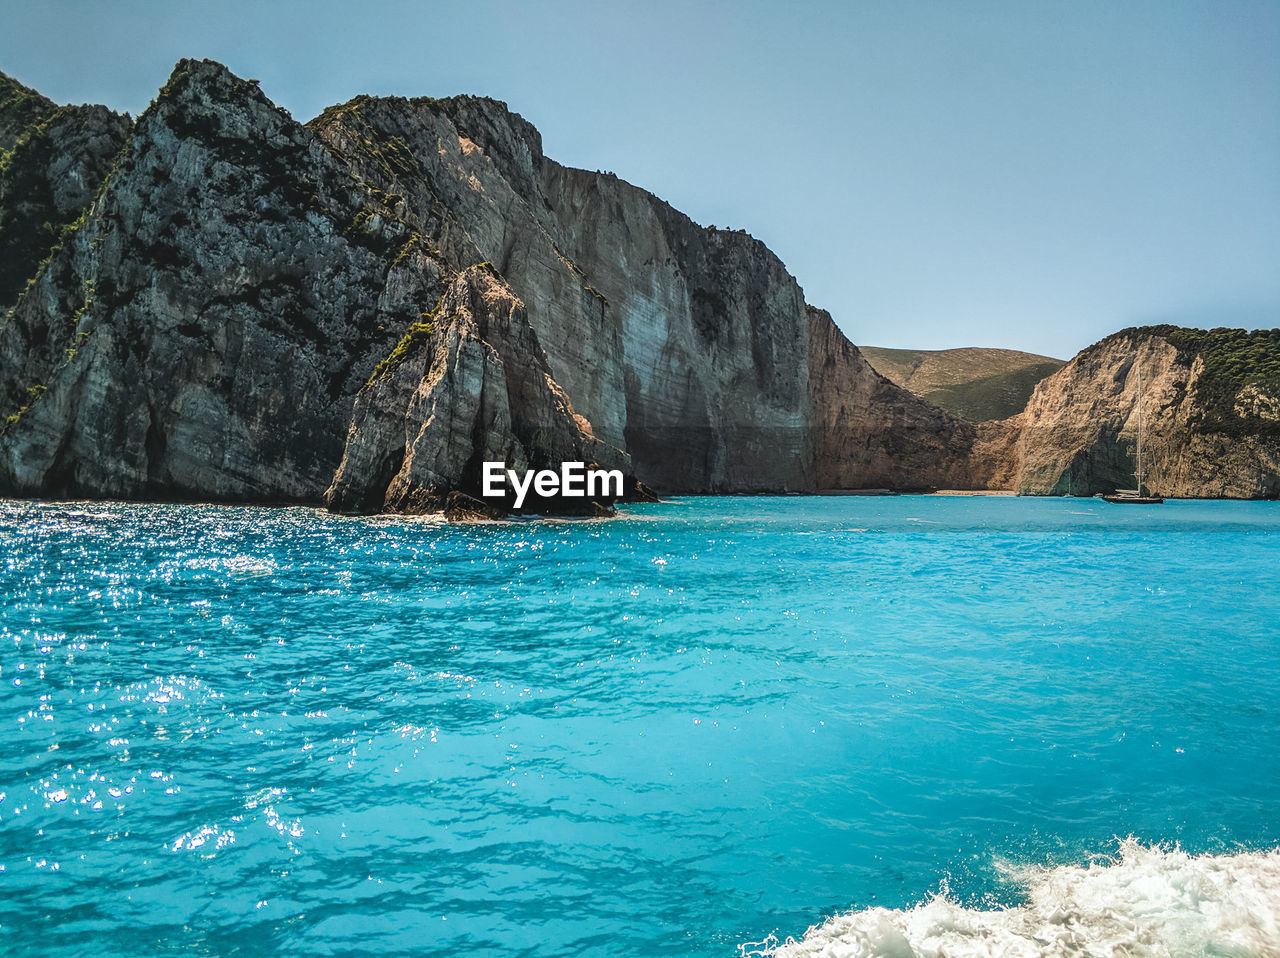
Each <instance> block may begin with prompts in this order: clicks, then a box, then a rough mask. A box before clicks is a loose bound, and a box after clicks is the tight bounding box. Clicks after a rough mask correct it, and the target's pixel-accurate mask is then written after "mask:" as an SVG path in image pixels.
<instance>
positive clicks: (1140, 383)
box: [1134, 363, 1142, 495]
mask: <svg viewBox="0 0 1280 958" xmlns="http://www.w3.org/2000/svg"><path fill="white" fill-rule="evenodd" d="M1134 475H1135V476H1136V477H1137V480H1138V495H1142V365H1141V363H1139V365H1138V471H1137V472H1136V473H1135V474H1134Z"/></svg>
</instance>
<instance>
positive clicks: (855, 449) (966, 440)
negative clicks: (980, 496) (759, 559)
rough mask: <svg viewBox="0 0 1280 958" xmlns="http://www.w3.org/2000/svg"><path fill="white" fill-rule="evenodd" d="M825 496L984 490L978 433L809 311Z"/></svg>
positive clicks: (987, 466)
mask: <svg viewBox="0 0 1280 958" xmlns="http://www.w3.org/2000/svg"><path fill="white" fill-rule="evenodd" d="M809 330H810V334H809V335H810V342H811V345H812V353H811V358H810V366H809V375H810V377H811V379H812V381H813V389H814V434H815V436H816V437H817V449H816V455H815V459H814V461H815V464H816V465H815V468H816V480H817V487H818V488H819V489H868V488H885V489H928V488H931V487H933V488H939V487H947V488H955V489H982V488H986V487H987V486H988V485H989V484H990V478H991V477H990V473H991V472H992V470H993V468H994V460H990V459H984V458H977V457H975V456H974V444H975V443H976V442H977V438H978V427H977V426H975V425H974V424H973V423H970V422H967V421H965V420H963V419H958V418H956V417H954V416H951V415H948V414H947V413H945V412H943V411H942V410H941V409H939V408H938V407H937V406H933V405H930V404H929V403H927V402H925V401H924V400H923V399H921V398H919V397H918V396H916V395H915V394H913V393H911V392H909V391H907V390H906V389H903V388H902V387H901V386H896V385H894V384H893V383H891V382H890V381H889V380H888V379H886V378H885V377H883V376H881V375H880V374H879V373H877V372H876V371H875V370H874V369H872V368H871V366H870V364H869V363H868V362H867V361H866V360H865V359H863V357H862V354H861V353H860V352H859V350H858V347H857V346H855V345H853V343H851V342H849V340H848V339H846V338H845V336H844V334H843V333H841V332H840V330H839V329H838V328H837V327H836V324H835V323H834V322H833V321H832V319H831V316H830V314H829V313H827V312H826V310H821V309H814V308H813V307H810V308H809Z"/></svg>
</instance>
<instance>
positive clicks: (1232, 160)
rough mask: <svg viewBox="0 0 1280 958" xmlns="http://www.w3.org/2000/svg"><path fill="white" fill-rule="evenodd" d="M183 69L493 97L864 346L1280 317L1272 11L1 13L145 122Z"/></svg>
mask: <svg viewBox="0 0 1280 958" xmlns="http://www.w3.org/2000/svg"><path fill="white" fill-rule="evenodd" d="M182 56H193V57H201V56H207V57H213V58H215V59H218V60H221V61H223V62H224V63H226V64H227V65H228V66H230V67H231V68H232V69H233V70H234V71H235V72H236V73H239V74H240V75H242V76H249V77H257V78H259V79H260V80H261V81H262V88H263V90H264V91H265V92H266V93H267V95H268V96H270V97H271V98H272V99H274V100H275V101H276V102H277V103H279V104H280V105H282V106H284V107H286V108H287V109H289V110H290V111H292V112H293V114H294V115H295V116H297V117H298V118H299V119H304V120H305V119H309V118H310V117H311V116H313V115H314V114H316V113H318V112H319V111H320V110H321V109H322V108H323V107H324V106H326V105H328V104H330V103H335V102H340V101H343V100H346V99H348V98H350V97H352V96H354V95H356V94H357V93H374V94H392V93H394V94H401V95H406V96H413V95H431V96H445V95H449V94H453V93H480V94H487V95H489V96H494V97H497V98H499V99H502V100H506V101H507V102H508V103H509V104H510V105H511V106H512V108H513V109H515V110H517V111H518V112H520V113H521V114H523V115H524V116H525V117H526V118H527V119H529V120H530V121H532V122H533V123H534V124H535V125H536V126H537V127H538V128H539V129H540V130H541V131H542V134H543V141H544V145H545V148H546V152H547V154H548V155H549V156H551V157H553V158H555V159H557V160H559V161H560V162H562V163H565V164H568V165H572V166H579V167H584V168H587V169H607V170H613V171H614V172H616V173H617V174H618V175H619V176H622V177H624V178H625V179H628V180H630V181H631V182H633V183H636V184H638V185H640V186H643V187H645V188H646V189H649V190H652V191H653V192H655V193H657V194H658V195H659V196H661V197H663V198H664V199H666V200H668V201H670V202H671V203H672V204H673V205H674V206H676V207H677V208H679V209H682V210H684V211H685V212H687V213H688V214H689V215H690V216H692V217H693V218H694V219H695V220H697V221H698V222H700V223H703V224H715V225H718V226H728V227H732V228H735V229H736V228H745V229H747V230H748V231H750V232H751V233H752V234H753V235H755V236H757V237H759V238H760V239H762V240H764V241H765V242H766V243H768V244H769V246H770V247H772V248H773V250H774V251H775V252H777V253H778V255H779V256H781V257H782V259H783V261H784V262H785V263H786V264H787V266H788V268H789V269H790V270H791V272H792V273H793V274H794V275H795V276H796V278H797V279H798V280H799V281H800V283H801V285H802V286H803V287H804V289H805V293H806V295H807V298H808V300H809V301H810V302H811V303H814V304H815V305H819V306H823V307H826V308H827V309H830V310H831V312H832V314H833V315H834V316H835V318H836V320H837V322H839V324H840V325H841V326H842V327H843V328H844V330H845V331H846V332H847V333H848V334H849V336H850V337H851V338H852V339H853V340H854V341H855V342H857V343H862V344H866V345H883V346H909V347H923V348H944V347H951V346H963V345H980V346H1008V347H1013V348H1018V349H1026V350H1030V351H1033V352H1043V353H1049V354H1051V355H1056V356H1062V357H1066V356H1070V355H1071V354H1073V353H1074V352H1075V351H1076V350H1078V349H1080V348H1082V347H1084V346H1086V345H1087V344H1089V343H1090V342H1093V341H1094V340H1096V339H1098V338H1100V337H1101V336H1103V335H1105V334H1107V333H1109V332H1112V331H1114V330H1116V329H1118V328H1120V327H1123V326H1127V325H1133V324H1136V323H1146V322H1164V321H1172V322H1184V323H1190V324H1196V325H1237V326H1280V0H1262V2H1243V0H1210V2H1181V0H1155V2H1138V0H1124V2H1122V0H1105V2H1090V0H1082V2H1067V0H1059V2H1051V3H1042V2H1035V0H1011V2H1005V3H989V2H963V3H962V2H952V0H942V2H909V0H906V2H889V0H885V2H861V3H859V2H828V3H818V2H790V3H785V2H776V3H757V2H706V0H688V2H685V3H664V2H650V3H634V4H608V3H590V2H586V0H583V2H579V3H563V2H545V3H541V2H455V3H447V4H445V3H441V4H436V3H427V2H416V3H410V2H388V3H376V2H360V3H357V2H343V3H338V2H309V3H293V2H256V3H245V2H239V0H224V2H221V3H218V4H209V5H207V6H206V5H197V4H194V3H184V2H178V0H167V2H150V0H132V2H131V0H117V2H113V3H102V2H81V3H73V2H56V0H55V2H50V0H44V2H40V3H35V2H30V0H21V2H19V0H0V69H3V70H4V71H5V72H8V73H10V74H12V75H14V76H16V77H17V78H18V79H20V80H22V81H23V82H25V83H27V84H29V85H32V86H35V87H36V88H38V89H40V90H41V91H42V92H44V93H45V94H46V95H48V96H50V97H52V98H54V99H56V100H58V101H60V102H81V101H94V102H104V103H106V104H108V105H109V106H112V107H115V108H116V109H120V110H128V111H130V112H133V113H137V112H139V111H140V110H141V109H142V108H144V107H145V106H146V104H147V102H148V101H149V100H150V99H151V97H152V96H153V95H154V93H155V91H156V90H157V89H158V88H159V87H160V86H161V85H162V84H163V83H164V81H165V78H166V77H167V76H168V73H169V70H170V69H171V67H172V65H173V63H174V61H176V60H177V59H178V58H179V57H182Z"/></svg>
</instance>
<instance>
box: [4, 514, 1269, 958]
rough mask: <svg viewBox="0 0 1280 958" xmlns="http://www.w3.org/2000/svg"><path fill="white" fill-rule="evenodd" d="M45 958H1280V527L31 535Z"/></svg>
mask: <svg viewBox="0 0 1280 958" xmlns="http://www.w3.org/2000/svg"><path fill="white" fill-rule="evenodd" d="M0 597H2V603H3V604H2V606H0V942H2V944H0V952H3V953H4V954H5V955H10V956H14V955H17V956H26V955H40V956H77V958H79V956H82V955H107V956H115V955H120V956H133V955H141V954H147V955H166V954H193V955H243V956H256V955H309V956H310V955H335V956H336V955H363V954H377V955H405V956H409V955H483V956H498V958H514V956H539V958H540V956H640V955H644V956H655V955H689V956H719V958H741V956H757V955H781V956H801V955H829V956H844V958H854V956H885V958H910V956H920V958H940V956H944V955H945V956H948V958H965V956H977V955H996V956H1000V955H1010V956H1040V955H1052V956H1068V955H1070V956H1085V955H1100V956H1101V955H1105V956H1120V955H1123V956H1126V958H1139V956H1162V958H1164V956H1183V955H1186V956H1191V955H1216V956H1236V958H1243V956H1275V955H1280V851H1277V848H1278V846H1280V503H1274V502H1270V503H1266V502H1203V501H1170V502H1167V503H1166V504H1164V505H1163V506H1157V507H1135V506H1113V505H1108V504H1106V503H1103V502H1102V501H1100V500H1095V499H1072V498H1054V499H1039V498H1010V497H959V496H897V497H875V498H863V497H830V498H823V497H741V498H739V497H707V498H702V497H697V498H679V499H673V500H670V501H667V502H663V503H655V504H645V505H631V506H626V507H624V508H623V509H622V510H621V511H620V513H619V515H618V516H617V517H616V518H613V519H606V520H589V521H587V520H576V521H557V520H551V519H529V520H523V521H516V522H503V523H492V524H478V525H450V524H446V523H444V522H442V521H439V520H437V519H408V518H400V517H397V518H387V517H381V518H351V517H340V516H334V515H329V514H326V513H325V512H323V511H319V510H315V509H309V508H265V507H236V506H216V505H139V504H110V503H89V502H78V503H43V502H26V501H0Z"/></svg>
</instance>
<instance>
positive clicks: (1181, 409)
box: [1004, 327, 1280, 499]
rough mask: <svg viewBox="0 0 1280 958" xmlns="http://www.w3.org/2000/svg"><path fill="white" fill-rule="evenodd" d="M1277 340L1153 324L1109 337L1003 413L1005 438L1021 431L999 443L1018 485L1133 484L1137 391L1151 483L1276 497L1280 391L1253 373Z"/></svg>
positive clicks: (1203, 492)
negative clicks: (1242, 358)
mask: <svg viewBox="0 0 1280 958" xmlns="http://www.w3.org/2000/svg"><path fill="white" fill-rule="evenodd" d="M1273 340H1274V343H1273V342H1272V341H1273ZM1277 347H1280V331H1276V330H1273V331H1270V332H1269V333H1267V332H1265V331H1264V332H1262V333H1255V334H1246V333H1245V332H1244V331H1243V330H1221V331H1219V330H1214V331H1212V332H1205V331H1199V330H1177V329H1174V328H1172V327H1148V328H1145V329H1134V330H1126V331H1124V332H1121V333H1117V334H1116V335H1114V336H1110V337H1108V338H1107V339H1105V340H1103V341H1102V342H1100V343H1098V344H1096V345H1094V346H1091V347H1089V348H1088V349H1086V350H1084V351H1083V352H1081V353H1080V354H1079V355H1078V356H1076V357H1075V358H1074V359H1073V360H1071V362H1070V363H1068V364H1067V365H1066V366H1065V367H1063V369H1061V370H1060V371H1059V372H1057V373H1055V374H1054V375H1052V376H1050V377H1049V378H1048V379H1046V380H1044V381H1043V382H1041V383H1040V385H1039V386H1037V387H1036V390H1035V392H1034V394H1033V395H1032V397H1031V401H1030V402H1029V403H1028V405H1027V408H1026V410H1025V411H1024V412H1023V413H1022V415H1021V416H1019V417H1016V418H1015V419H1014V420H1010V421H1008V422H1007V423H1005V424H1004V427H1005V436H1006V439H1007V437H1008V436H1009V435H1010V434H1013V435H1016V436H1017V439H1016V442H1014V443H1012V444H1006V447H1005V453H1006V455H1007V456H1008V458H1006V460H1005V466H1006V468H1008V467H1010V466H1012V469H1013V471H1014V473H1015V475H1016V480H1015V482H1016V488H1017V490H1018V491H1019V492H1020V493H1022V494H1024V495H1093V494H1095V493H1098V492H1110V491H1112V490H1114V489H1117V488H1133V487H1134V486H1135V485H1136V479H1135V478H1134V475H1133V473H1134V470H1135V468H1136V446H1137V435H1138V405H1139V402H1141V405H1142V413H1143V420H1144V421H1143V438H1144V441H1143V465H1144V472H1145V485H1146V487H1147V488H1148V489H1149V490H1150V491H1151V492H1153V493H1155V494H1157V495H1162V496H1169V497H1206V498H1218V497H1230V498H1242V499H1251V498H1275V497H1277V495H1280V402H1277V400H1276V398H1275V397H1274V395H1273V393H1274V392H1280V390H1275V388H1274V385H1271V382H1273V381H1274V380H1269V381H1268V382H1267V383H1266V384H1264V385H1259V384H1258V383H1256V382H1253V381H1251V378H1252V376H1253V374H1255V373H1267V372H1268V370H1269V367H1275V368H1270V375H1271V376H1272V377H1274V375H1275V372H1276V369H1280V365H1276V358H1277V356H1278V355H1280V353H1278V351H1277ZM1232 349H1236V350H1245V349H1248V350H1250V351H1251V352H1252V356H1251V357H1250V359H1251V361H1248V362H1245V363H1244V364H1243V365H1241V364H1240V363H1239V362H1234V363H1233V362H1232V361H1231V360H1232V353H1231V352H1230V351H1231V350H1232ZM1268 357H1270V359H1268ZM1139 369H1140V370H1141V379H1142V392H1141V394H1139V392H1138V378H1139V377H1138V373H1139ZM1240 370H1244V371H1243V372H1240ZM1241 376H1243V377H1244V378H1243V379H1241V378H1239V377H1241ZM1269 390H1271V391H1269ZM1010 460H1012V462H1010Z"/></svg>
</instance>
